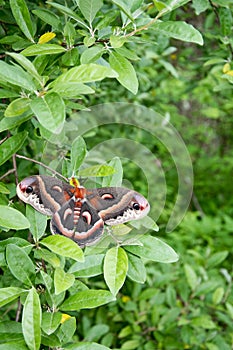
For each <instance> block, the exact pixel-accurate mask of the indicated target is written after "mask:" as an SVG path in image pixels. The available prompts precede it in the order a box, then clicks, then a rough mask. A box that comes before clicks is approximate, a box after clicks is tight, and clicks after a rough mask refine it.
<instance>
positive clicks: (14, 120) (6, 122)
mask: <svg viewBox="0 0 233 350" xmlns="http://www.w3.org/2000/svg"><path fill="white" fill-rule="evenodd" d="M31 116H32V111H31V110H30V111H28V112H26V113H24V114H23V115H20V116H19V117H11V118H3V119H2V120H1V121H0V132H2V131H5V130H11V129H14V128H15V127H16V126H18V125H20V124H22V123H24V122H25V121H26V120H28V119H30V118H31Z"/></svg>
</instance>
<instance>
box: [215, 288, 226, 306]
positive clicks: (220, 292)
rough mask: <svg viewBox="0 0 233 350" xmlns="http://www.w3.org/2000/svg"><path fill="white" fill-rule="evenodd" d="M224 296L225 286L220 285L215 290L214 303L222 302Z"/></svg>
mask: <svg viewBox="0 0 233 350" xmlns="http://www.w3.org/2000/svg"><path fill="white" fill-rule="evenodd" d="M223 297H224V289H223V287H218V288H217V289H216V290H215V291H214V293H213V297H212V300H213V303H214V305H218V304H220V303H221V302H222V299H223Z"/></svg>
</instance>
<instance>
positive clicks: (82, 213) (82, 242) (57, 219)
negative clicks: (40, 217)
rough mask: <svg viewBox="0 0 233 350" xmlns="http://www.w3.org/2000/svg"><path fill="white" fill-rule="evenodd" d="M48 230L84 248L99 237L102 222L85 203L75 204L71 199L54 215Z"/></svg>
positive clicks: (102, 225) (95, 212) (102, 228)
mask: <svg viewBox="0 0 233 350" xmlns="http://www.w3.org/2000/svg"><path fill="white" fill-rule="evenodd" d="M50 228H51V232H52V233H53V234H62V235H64V236H66V237H69V238H71V239H73V240H74V241H75V242H77V243H78V245H79V246H81V247H85V246H87V245H91V244H94V243H95V242H96V241H97V240H98V239H99V238H100V237H101V235H102V233H103V230H104V222H103V220H102V219H101V217H100V216H99V215H98V212H97V211H96V210H95V209H94V208H93V207H92V206H91V205H90V204H89V203H88V202H87V201H83V203H81V202H77V201H76V200H75V197H72V198H71V199H70V200H69V201H68V202H67V203H65V204H64V205H63V206H62V207H61V208H60V209H59V210H58V211H57V212H55V213H54V215H53V217H52V219H51V223H50Z"/></svg>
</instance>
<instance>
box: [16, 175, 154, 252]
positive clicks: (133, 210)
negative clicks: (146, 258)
mask: <svg viewBox="0 0 233 350" xmlns="http://www.w3.org/2000/svg"><path fill="white" fill-rule="evenodd" d="M71 183H72V184H68V183H65V182H63V181H62V180H60V179H57V178H55V177H52V176H46V175H34V176H29V177H27V178H25V179H24V180H22V181H21V182H20V183H19V184H18V186H17V195H18V197H19V198H20V199H21V200H22V201H23V202H25V203H27V204H30V205H31V206H33V207H34V208H35V209H36V210H37V211H39V212H40V213H42V214H44V215H48V216H51V221H50V230H51V232H52V233H53V234H61V235H64V236H66V237H69V238H71V239H72V240H74V241H75V242H77V243H78V245H79V246H80V247H85V246H88V245H92V244H94V243H95V242H97V241H98V240H99V239H100V237H101V235H102V233H103V231H104V224H107V225H118V224H122V223H124V222H127V221H130V220H137V219H140V218H142V217H144V216H145V215H147V213H148V212H149V210H150V205H149V203H148V201H147V200H146V198H144V197H143V196H142V195H141V194H140V193H138V192H136V191H134V190H131V189H128V188H124V187H103V188H94V189H86V188H85V187H83V186H80V185H79V183H78V182H77V180H76V179H71Z"/></svg>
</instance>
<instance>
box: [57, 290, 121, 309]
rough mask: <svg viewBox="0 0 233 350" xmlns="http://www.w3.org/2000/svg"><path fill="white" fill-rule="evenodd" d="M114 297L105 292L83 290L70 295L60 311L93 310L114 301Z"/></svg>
mask: <svg viewBox="0 0 233 350" xmlns="http://www.w3.org/2000/svg"><path fill="white" fill-rule="evenodd" d="M114 300H115V297H114V296H113V295H112V293H110V292H109V291H107V290H94V289H92V290H85V291H81V292H78V293H77V294H74V295H72V296H71V297H69V298H68V299H66V300H65V302H64V303H63V304H62V305H61V306H60V309H61V310H65V311H77V310H79V309H93V308H95V307H98V306H100V305H104V304H107V303H110V302H111V301H114Z"/></svg>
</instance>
